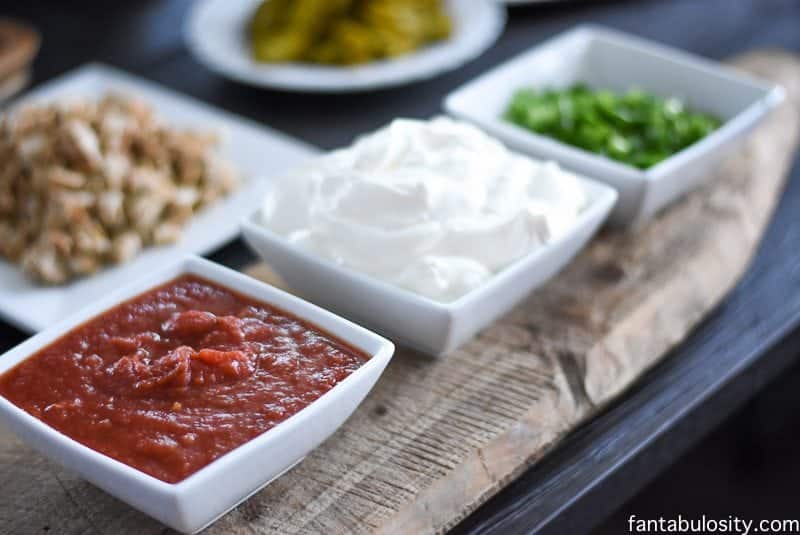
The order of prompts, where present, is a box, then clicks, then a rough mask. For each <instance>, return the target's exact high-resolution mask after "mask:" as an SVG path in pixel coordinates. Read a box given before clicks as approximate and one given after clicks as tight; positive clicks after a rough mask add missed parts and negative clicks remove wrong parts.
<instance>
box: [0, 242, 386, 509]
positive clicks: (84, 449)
mask: <svg viewBox="0 0 800 535" xmlns="http://www.w3.org/2000/svg"><path fill="white" fill-rule="evenodd" d="M181 274H195V275H198V276H200V277H203V278H206V279H208V280H210V281H212V282H215V283H216V284H220V285H222V286H224V287H231V286H232V285H231V284H230V282H231V281H235V282H236V283H238V284H241V285H243V286H249V287H250V288H252V289H254V290H255V289H256V288H257V289H258V290H257V291H258V292H259V293H261V294H272V297H274V296H276V295H277V296H278V297H279V299H283V300H284V301H285V302H286V303H288V304H290V306H291V307H292V308H296V310H289V309H288V307H287V306H286V305H285V304H284V305H279V304H273V303H272V301H271V300H268V299H266V298H264V297H263V295H262V296H253V298H254V299H256V300H260V301H264V302H266V303H267V304H270V305H272V306H275V307H277V308H279V309H281V310H286V311H287V312H290V313H291V314H293V315H295V316H297V317H299V318H301V319H304V317H303V314H302V313H301V312H298V310H302V309H304V310H305V311H308V310H312V311H314V312H315V313H316V314H319V315H321V316H322V317H323V318H324V319H325V320H327V321H328V322H331V323H336V324H339V326H341V327H343V328H344V329H346V330H348V331H351V332H357V333H360V334H361V335H365V336H366V337H368V338H370V339H372V340H373V341H374V342H375V343H376V344H377V345H378V346H379V347H380V349H379V350H378V351H376V352H371V351H367V350H366V349H364V348H362V347H360V345H357V344H355V343H354V342H353V341H352V340H349V339H348V338H347V337H346V336H343V335H342V334H337V335H335V336H336V337H337V338H340V339H341V340H343V341H345V342H347V343H348V344H351V345H353V346H354V347H357V348H359V349H361V350H362V351H364V352H366V353H367V354H369V355H370V359H369V360H368V361H367V362H365V363H364V364H363V365H362V366H361V367H359V368H358V369H357V370H355V371H354V372H353V373H351V374H350V375H349V376H347V377H346V378H345V379H344V380H342V381H341V382H339V383H337V384H336V385H335V386H334V387H333V388H331V389H330V390H329V391H328V392H326V393H325V394H323V395H322V396H320V397H319V398H317V399H316V400H314V401H313V402H312V403H310V404H309V405H308V406H306V407H305V408H303V409H302V410H300V411H299V412H297V413H296V414H294V415H292V416H291V417H289V418H287V419H286V420H284V421H283V422H281V423H279V424H278V425H276V426H275V427H273V428H271V429H269V430H268V431H265V432H264V433H262V434H260V435H258V436H257V437H255V438H253V439H251V440H249V441H247V442H245V443H244V444H242V445H240V446H238V447H236V448H234V449H233V450H231V451H229V452H228V453H226V454H224V455H222V456H221V457H219V458H217V459H215V460H214V461H212V462H211V463H210V464H208V465H206V466H204V467H203V468H201V469H200V470H198V471H197V472H194V473H193V474H191V475H190V476H188V477H187V478H185V479H183V480H181V481H179V482H177V483H167V482H165V481H162V480H160V479H158V478H156V477H153V476H151V475H149V474H146V473H145V472H142V471H140V470H138V469H136V468H134V467H132V466H129V465H127V464H125V463H123V462H120V461H117V460H116V459H113V458H111V457H109V456H107V455H105V454H103V453H100V452H98V451H95V450H93V449H92V448H90V447H88V446H85V445H84V444H81V443H80V442H78V441H77V440H74V439H73V438H70V437H69V436H67V435H65V434H63V433H61V432H60V431H58V430H56V429H55V428H53V427H51V426H49V425H47V424H46V423H45V422H43V421H42V420H39V419H38V418H36V417H35V416H33V415H31V414H29V413H28V412H27V411H25V410H23V409H21V408H20V407H18V406H16V405H15V404H14V403H12V402H11V401H9V400H8V399H6V398H5V397H4V396H2V395H0V409H2V411H0V415H2V413H5V412H10V413H14V414H15V415H16V416H17V417H18V418H19V419H20V420H21V421H23V422H24V423H25V425H27V426H28V427H33V428H35V429H37V430H38V431H40V432H41V433H42V434H44V435H46V436H47V437H48V438H49V439H50V440H52V441H53V442H54V443H56V444H57V445H58V446H59V448H60V449H64V450H70V451H72V452H74V453H76V454H78V455H79V456H80V457H81V458H82V459H84V460H85V461H86V462H87V463H91V464H97V465H101V466H102V467H103V468H104V469H105V470H107V471H108V472H109V473H114V474H116V475H117V476H120V477H124V478H126V479H134V480H136V481H137V483H140V484H143V485H144V486H146V487H147V489H148V490H149V491H150V492H154V493H160V494H161V495H171V496H177V495H181V494H183V493H184V492H185V491H187V490H188V489H190V488H194V487H203V486H204V485H206V484H207V481H208V480H209V478H210V477H212V476H213V475H214V474H215V473H217V472H222V471H225V470H226V469H227V467H228V466H229V465H231V464H233V463H236V462H237V458H238V457H241V456H242V455H243V454H246V453H247V452H249V451H252V450H257V449H262V448H265V447H267V446H268V444H269V443H270V442H272V441H274V439H275V437H277V436H279V435H282V434H286V433H291V432H293V431H294V430H295V429H297V428H298V427H302V426H303V425H305V424H307V421H308V420H309V419H310V418H312V412H317V410H318V409H319V408H320V407H323V406H324V405H326V404H327V403H328V400H329V399H331V396H330V394H331V393H332V392H334V391H341V390H343V389H345V388H347V386H348V385H349V384H351V383H353V382H355V381H356V380H357V379H358V377H360V376H362V375H365V374H368V373H370V372H371V371H372V370H371V369H372V368H375V367H384V366H385V365H386V364H387V363H388V361H389V360H391V357H392V354H393V353H394V344H393V343H392V342H391V341H389V340H387V339H386V338H384V337H382V336H380V335H378V334H376V333H374V332H372V331H370V330H368V329H366V328H364V327H361V326H360V325H357V324H355V323H353V322H351V321H349V320H347V319H345V318H342V317H340V316H337V315H336V314H333V313H332V312H330V311H328V310H325V309H324V308H321V307H318V306H317V305H314V304H313V303H309V302H308V301H305V300H303V299H301V298H299V297H296V296H294V295H291V294H289V293H287V292H284V291H282V290H280V289H278V288H275V287H273V286H271V285H268V284H266V283H263V282H261V281H258V280H256V279H253V278H251V277H248V276H246V275H244V274H241V273H238V272H236V271H233V270H231V269H229V268H226V267H223V266H220V265H218V264H215V263H213V262H211V261H209V260H205V259H202V258H200V257H197V256H195V255H185V256H184V257H183V258H182V259H180V260H178V261H176V262H173V263H171V264H169V265H167V266H165V267H163V268H162V269H160V270H159V271H157V272H155V273H153V274H150V275H148V276H147V277H145V278H143V279H140V280H138V281H135V282H133V283H132V284H130V285H128V286H126V287H125V288H121V289H119V290H117V291H115V292H113V293H112V294H110V295H108V296H107V297H106V298H104V299H102V300H100V301H98V302H96V303H95V304H93V305H91V306H89V307H86V308H84V309H82V310H81V312H79V313H77V314H74V315H72V316H70V317H68V318H66V319H64V320H62V321H60V322H58V323H57V324H56V325H54V326H53V327H51V328H49V329H47V330H45V331H42V332H40V333H39V334H36V335H34V336H33V337H31V338H29V339H28V340H26V341H25V342H23V343H21V344H20V345H18V346H16V347H14V348H12V349H11V350H9V351H8V352H7V353H5V354H4V355H2V357H0V375H2V374H4V373H5V372H7V371H9V370H10V369H12V368H14V367H15V366H17V365H18V364H20V363H21V362H23V361H25V360H27V359H28V358H30V357H32V356H33V355H35V354H36V353H37V352H38V351H39V350H41V349H43V348H45V347H47V346H48V345H49V344H51V343H53V342H55V341H57V340H58V339H59V338H61V337H62V336H63V335H65V334H67V333H68V332H69V331H71V330H72V329H74V328H76V327H79V326H80V325H82V324H84V323H86V322H87V321H91V320H92V319H93V318H95V317H97V316H98V315H100V314H102V313H104V312H105V311H107V310H109V309H111V308H113V307H115V306H117V305H119V304H122V303H124V302H126V301H128V300H130V299H133V298H135V297H136V296H138V295H141V294H142V293H145V292H147V291H148V290H150V289H152V288H154V287H156V286H159V285H161V284H164V283H167V282H169V281H170V280H173V279H174V278H175V277H179V276H180V275H181ZM234 291H237V292H238V293H243V294H244V293H246V292H243V291H241V290H236V289H234ZM247 295H249V294H247ZM272 297H271V298H272ZM271 298H270V299H271ZM306 321H309V322H310V323H312V324H313V325H315V326H318V322H317V321H311V320H306ZM321 328H322V329H323V330H324V331H325V332H329V331H330V330H329V328H325V327H321ZM251 491H252V489H251ZM251 491H248V492H251Z"/></svg>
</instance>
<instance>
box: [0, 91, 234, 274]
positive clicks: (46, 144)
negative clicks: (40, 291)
mask: <svg viewBox="0 0 800 535" xmlns="http://www.w3.org/2000/svg"><path fill="white" fill-rule="evenodd" d="M218 143H219V140H218V137H217V136H216V135H214V134H208V133H199V132H189V131H177V130H172V129H169V128H167V127H166V126H164V124H163V123H162V122H161V121H160V120H159V118H158V117H157V116H156V115H155V114H154V113H153V110H152V109H151V108H150V107H149V106H147V105H146V104H145V103H143V102H142V101H139V100H136V99H132V98H130V97H125V96H121V95H116V94H109V95H107V96H105V97H104V98H102V99H101V100H99V101H76V102H69V103H55V104H52V105H44V106H42V105H33V106H27V107H24V108H20V109H19V110H17V111H15V112H14V113H11V114H6V115H5V116H3V117H1V118H0V161H2V162H3V165H2V167H0V256H3V257H5V258H8V259H10V260H12V261H15V262H19V263H20V264H21V265H22V268H23V269H24V270H25V271H26V272H27V273H29V274H30V275H31V276H33V277H34V278H36V279H37V280H39V281H42V282H45V283H50V284H58V283H62V282H66V281H68V280H69V279H71V278H74V277H79V276H84V275H88V274H90V273H93V272H95V271H97V270H99V269H101V268H102V267H103V265H105V264H109V263H120V262H127V261H129V260H130V259H131V258H133V257H134V256H136V254H138V252H139V251H140V250H141V249H142V248H143V247H146V246H148V245H151V244H158V245H161V244H167V243H174V242H175V241H177V240H179V239H180V235H181V232H182V229H183V226H185V225H186V223H187V222H188V221H189V219H190V218H191V216H192V215H193V214H194V213H195V212H196V211H197V210H199V209H201V208H202V207H203V206H205V205H207V204H208V203H210V202H214V201H215V200H217V199H219V198H220V197H222V196H225V195H227V194H229V193H230V192H231V191H232V190H233V189H235V188H236V187H237V185H238V176H237V174H236V172H235V171H234V169H233V167H232V166H231V165H230V164H229V163H228V162H226V161H224V160H222V159H221V158H220V157H219V156H218V155H217V154H216V153H215V152H214V151H215V149H216V147H217V145H218Z"/></svg>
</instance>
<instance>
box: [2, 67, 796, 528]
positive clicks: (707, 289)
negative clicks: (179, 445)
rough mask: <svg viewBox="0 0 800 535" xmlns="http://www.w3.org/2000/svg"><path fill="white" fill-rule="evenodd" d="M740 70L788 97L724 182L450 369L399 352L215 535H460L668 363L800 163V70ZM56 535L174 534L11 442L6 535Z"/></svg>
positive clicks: (576, 273) (674, 210)
mask: <svg viewBox="0 0 800 535" xmlns="http://www.w3.org/2000/svg"><path fill="white" fill-rule="evenodd" d="M736 64H737V66H738V67H740V68H743V69H745V70H748V71H750V72H754V73H757V74H759V75H760V76H763V77H765V78H769V79H772V80H775V81H778V82H780V83H781V84H783V85H784V87H785V88H786V89H787V95H788V98H787V102H786V103H785V104H784V105H783V106H782V107H781V108H780V109H779V110H777V111H776V113H774V114H773V115H772V116H771V117H770V118H769V120H768V121H767V122H766V124H764V125H763V126H762V127H760V128H759V130H758V131H757V132H756V133H755V134H754V135H753V136H752V137H751V138H750V139H748V141H747V142H746V143H745V144H744V145H743V146H742V148H741V149H740V150H739V151H738V153H737V155H736V156H735V157H733V158H732V159H731V160H730V161H729V162H727V163H726V164H725V165H724V166H722V168H721V169H720V170H719V172H718V173H717V175H718V176H717V177H716V180H714V181H712V182H710V183H709V185H708V186H707V187H705V188H704V189H702V190H700V191H698V192H696V193H694V194H692V195H690V196H689V197H687V198H686V199H684V200H683V201H681V202H680V203H679V204H677V205H675V206H673V207H671V208H670V209H668V210H667V211H665V212H664V213H663V214H661V215H660V216H659V217H658V218H657V219H656V220H654V221H652V222H651V223H649V224H648V225H647V226H645V227H642V228H639V229H637V230H636V231H633V232H628V233H612V232H606V233H604V234H603V235H602V236H600V237H599V238H598V239H596V240H595V241H594V243H593V244H592V245H591V246H590V247H589V248H588V249H587V250H586V251H585V252H584V253H582V254H581V255H580V257H579V258H578V259H577V260H576V261H575V262H574V263H573V264H572V265H571V266H570V267H569V268H568V269H567V270H566V271H564V272H563V273H561V274H560V275H559V276H558V277H557V278H556V279H555V280H553V281H552V282H551V283H550V284H548V285H547V286H546V287H545V288H544V289H542V290H541V291H539V292H536V293H535V294H533V295H532V296H530V297H529V298H528V299H527V300H526V301H525V302H524V303H523V304H522V305H520V306H519V307H518V308H517V309H516V310H515V311H513V312H512V313H511V314H509V315H508V316H507V317H505V318H503V319H502V320H500V321H498V322H497V323H496V324H495V325H493V326H492V327H490V328H488V329H486V330H485V331H484V332H483V333H481V334H480V335H479V336H478V337H477V338H476V339H475V340H473V341H472V342H470V343H469V344H467V345H466V346H465V347H464V348H463V349H461V350H459V351H458V352H456V353H454V354H452V355H450V356H449V357H447V358H446V359H442V360H437V361H433V360H430V359H428V358H425V357H423V356H421V355H418V354H415V353H413V352H411V351H408V350H403V349H401V350H399V351H398V354H397V355H396V356H395V358H394V360H393V362H392V364H391V365H390V367H389V368H388V369H387V371H386V373H385V375H384V377H383V378H382V379H381V381H380V382H379V384H378V385H377V386H376V388H375V390H374V391H373V392H372V394H371V395H370V396H369V397H368V399H367V400H366V401H365V403H364V405H363V406H362V407H361V408H360V409H359V410H358V411H357V412H356V413H355V414H354V415H353V417H352V418H351V419H350V420H349V421H348V422H347V424H345V426H344V427H343V428H342V429H341V430H340V431H339V432H338V433H336V435H335V436H334V437H333V438H331V439H330V440H329V441H327V442H326V443H325V444H324V445H323V446H322V447H320V448H319V449H318V450H317V451H315V452H314V453H313V454H311V455H310V456H309V457H308V458H307V459H306V460H305V461H304V462H302V463H301V464H300V465H298V466H297V467H296V468H294V469H293V470H292V471H291V472H289V473H288V474H287V475H285V476H284V477H282V478H280V479H279V480H277V481H276V482H274V483H273V484H272V485H270V486H269V487H268V488H266V489H264V490H263V491H261V492H260V493H258V494H257V495H255V496H254V497H253V498H251V499H250V500H248V501H247V502H245V503H244V504H243V505H241V506H240V507H238V508H237V509H236V510H234V511H233V512H231V513H230V514H228V515H227V516H225V517H224V518H223V519H222V520H220V521H219V522H218V523H216V524H215V525H213V526H212V527H211V528H209V529H208V530H207V532H208V533H209V534H227V533H232V534H242V535H244V534H256V535H260V534H267V533H281V534H284V533H326V534H329V533H369V532H379V533H398V534H406V533H439V532H442V531H444V530H446V529H447V528H448V527H451V526H453V525H454V524H455V523H456V522H458V521H459V520H460V519H462V518H463V517H464V516H466V515H467V514H469V513H470V512H471V511H473V510H474V509H475V508H476V507H478V506H479V505H480V504H481V503H483V502H484V501H485V500H486V499H488V497H490V496H491V495H492V494H493V493H495V492H496V491H497V490H498V489H499V488H500V487H501V486H502V485H503V484H505V483H507V482H508V481H509V480H510V479H512V478H514V477H515V476H517V475H519V474H520V473H521V472H522V471H523V470H525V469H526V468H527V467H528V466H530V465H531V464H532V463H534V462H536V460H537V459H539V458H541V457H542V456H543V455H544V454H545V453H546V452H547V451H548V450H549V449H550V448H552V447H554V446H555V445H556V444H557V443H558V440H559V439H560V438H562V437H563V436H564V435H565V434H566V433H567V432H568V431H569V430H570V429H573V428H575V427H576V426H578V425H580V423H581V422H583V421H585V420H586V419H587V418H590V417H591V416H592V414H593V413H594V412H595V411H597V410H599V409H600V408H601V407H602V406H603V405H605V404H607V403H608V402H609V401H610V400H612V399H613V398H614V397H615V396H617V395H619V394H620V393H621V392H622V391H623V390H625V388H627V387H628V386H630V384H631V383H632V382H633V381H634V380H635V379H636V378H637V377H638V376H639V375H641V374H642V373H643V372H644V371H645V370H646V369H648V368H649V367H651V366H652V365H653V364H655V363H656V362H657V361H659V360H660V359H661V358H663V356H664V355H666V354H667V353H668V351H669V350H670V349H671V348H672V347H674V346H675V345H676V344H678V343H679V342H680V341H681V340H683V339H684V338H685V337H686V335H687V334H688V333H689V332H690V331H691V329H692V328H693V327H694V326H695V325H696V324H697V323H698V322H699V321H700V320H701V319H702V317H703V316H704V315H706V314H707V313H708V312H709V311H710V310H711V309H712V308H713V307H714V306H715V305H716V304H718V303H719V302H720V300H721V299H722V298H723V297H724V296H725V294H726V293H727V292H728V291H729V290H730V289H731V288H732V286H733V285H734V284H735V283H736V281H737V279H738V278H739V277H740V276H741V275H742V273H743V272H744V270H745V269H746V267H747V264H748V262H749V260H750V258H751V256H752V255H753V253H754V251H755V249H756V247H757V245H758V241H759V238H760V236H761V235H762V233H763V231H764V229H765V227H766V225H767V223H768V221H769V217H770V214H771V212H772V209H773V207H774V205H775V202H776V199H777V198H778V196H779V194H780V192H781V190H782V185H783V182H784V178H785V176H786V173H787V171H788V167H789V165H790V164H791V162H792V160H793V158H794V156H795V154H796V148H797V143H798V134H799V133H800V60H798V58H797V57H794V56H790V55H788V54H784V53H780V52H759V53H753V54H749V55H747V56H744V57H742V58H739V59H738V60H737V61H736ZM250 272H251V273H252V274H254V275H256V276H259V277H261V278H265V279H267V280H271V281H273V282H275V280H274V277H273V276H272V275H271V273H270V272H269V271H268V270H267V269H266V268H264V267H263V266H257V267H255V268H254V269H252V270H251V271H250ZM45 528H49V531H50V532H51V533H65V534H70V535H72V534H82V533H102V534H105V533H109V534H114V535H128V534H131V535H132V534H136V535H140V534H141V535H147V534H156V533H163V532H165V531H168V530H166V529H165V528H164V527H163V526H161V525H160V524H158V523H156V522H155V521H153V520H150V519H148V518H147V517H145V516H144V515H142V514H140V513H138V512H136V511H135V510H133V509H131V508H130V507H128V506H127V505H125V504H123V503H121V502H119V501H117V500H115V499H114V498H112V497H111V496H109V495H107V494H105V493H104V492H102V491H100V490H98V489H96V488H95V487H93V486H91V485H89V484H88V483H86V482H84V481H82V480H81V479H80V478H78V477H76V476H75V475H73V474H71V473H70V472H69V471H68V470H65V469H62V468H61V467H58V466H56V465H54V464H52V463H49V462H47V461H46V460H44V459H43V458H41V457H40V456H38V455H37V454H35V453H33V452H32V451H31V450H29V449H28V448H27V447H26V446H24V445H22V444H21V443H20V442H19V441H17V440H16V439H15V438H13V437H12V436H11V435H10V434H8V433H7V432H5V431H3V430H0V533H3V534H5V533H8V534H11V533H14V534H16V533H35V532H40V531H41V530H43V529H45Z"/></svg>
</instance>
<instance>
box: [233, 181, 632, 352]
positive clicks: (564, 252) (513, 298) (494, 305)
mask: <svg viewBox="0 0 800 535" xmlns="http://www.w3.org/2000/svg"><path fill="white" fill-rule="evenodd" d="M579 180H580V181H581V184H582V185H583V186H584V188H585V190H586V192H587V195H588V197H589V204H588V206H587V207H586V208H585V209H584V210H583V212H582V213H581V214H580V215H579V216H578V218H577V220H576V221H575V223H574V226H573V228H572V229H571V230H570V231H569V232H567V233H565V234H564V235H562V236H560V237H558V238H556V239H554V240H553V241H552V242H550V243H548V244H547V245H545V246H544V247H542V248H540V249H538V250H535V251H533V252H531V253H529V254H528V255H526V256H524V257H522V258H521V259H519V260H517V261H516V262H514V263H513V264H511V265H509V266H508V267H506V268H505V269H503V270H501V271H500V272H499V273H496V274H495V275H493V276H492V277H491V278H490V279H489V280H488V281H487V282H486V283H485V284H484V285H482V286H480V287H478V288H476V289H475V290H473V291H471V292H470V293H468V294H466V295H464V296H463V297H460V298H459V299H457V300H455V301H453V302H450V303H442V302H439V301H434V300H432V299H428V298H426V297H422V296H420V295H417V294H414V293H412V292H410V291H408V290H404V289H402V288H399V287H397V286H393V285H391V284H389V283H386V282H383V281H380V280H378V279H374V278H372V277H369V276H368V275H365V274H363V273H359V272H357V271H354V270H352V269H349V268H346V267H343V266H340V265H338V264H336V263H334V262H332V261H329V260H327V259H323V258H320V257H318V256H315V255H314V254H312V253H310V252H308V251H305V250H303V249H301V248H299V247H296V246H294V245H292V244H290V243H289V242H287V241H286V240H285V239H284V238H283V237H282V236H280V235H278V234H276V233H274V232H272V231H271V230H269V229H267V228H265V227H264V226H262V225H261V224H260V223H259V222H258V219H259V217H260V214H259V213H256V214H253V215H252V216H251V217H249V218H247V219H245V220H244V221H243V222H242V230H243V234H244V238H245V241H246V242H247V243H248V244H249V245H250V246H251V247H252V248H253V249H254V250H255V251H256V252H257V253H258V254H259V255H260V256H261V257H262V258H263V259H264V261H265V262H266V263H267V264H268V265H269V266H270V267H272V268H273V269H274V270H275V272H276V273H277V274H278V275H280V276H281V277H282V278H283V279H284V280H285V281H286V282H287V283H288V284H289V286H291V287H292V288H293V289H295V290H296V291H298V292H299V293H300V294H301V295H303V296H304V297H306V298H308V299H310V300H311V301H313V302H315V303H319V304H320V305H322V306H325V307H328V308H330V309H331V310H335V311H337V312H338V313H339V314H342V315H343V316H345V317H348V318H351V319H353V320H354V321H358V322H361V323H363V324H364V325H368V326H370V327H371V328H373V329H375V330H377V331H378V332H382V333H385V334H386V335H387V336H390V337H391V338H393V339H394V340H396V341H398V342H401V343H403V344H404V345H406V346H410V347H412V348H414V349H417V350H419V351H421V352H423V353H426V354H429V355H433V356H439V355H443V354H446V353H448V352H450V351H452V350H454V349H456V348H457V347H458V346H460V345H461V344H463V343H464V342H465V341H467V340H468V339H469V338H471V337H472V336H473V335H474V334H475V333H476V332H477V331H478V330H480V329H482V328H483V327H486V326H487V325H489V324H490V323H491V322H493V321H494V320H495V319H497V318H498V317H499V316H501V315H502V314H504V313H506V312H508V311H509V310H510V309H511V308H512V307H513V306H514V305H515V304H517V303H518V302H519V301H521V300H522V299H524V298H525V297H526V296H527V295H528V294H529V293H530V292H531V291H532V290H534V289H535V288H537V287H539V286H540V285H542V284H544V283H545V282H546V281H547V280H548V279H550V278H551V277H552V276H553V275H555V274H556V273H557V272H558V271H559V270H561V268H563V267H564V266H565V265H566V264H567V263H568V262H569V261H570V260H571V259H572V257H574V256H575V254H576V253H577V252H578V251H580V250H581V249H582V248H583V246H584V245H585V244H586V243H587V242H588V241H589V239H590V238H591V237H592V236H593V235H594V233H595V232H596V231H597V229H598V228H599V227H600V225H602V223H603V222H604V221H605V219H606V217H607V216H608V214H609V213H610V211H611V209H612V207H613V206H614V203H615V202H616V200H617V194H616V192H615V191H614V190H613V189H612V188H610V187H609V186H606V185H604V184H601V183H599V182H595V181H592V180H589V179H586V178H582V177H579Z"/></svg>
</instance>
